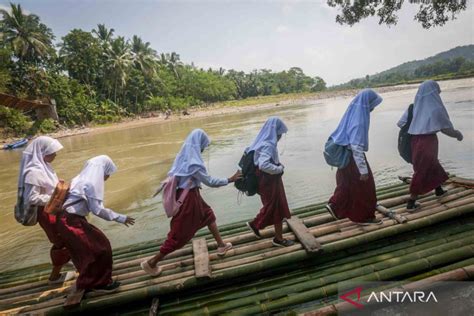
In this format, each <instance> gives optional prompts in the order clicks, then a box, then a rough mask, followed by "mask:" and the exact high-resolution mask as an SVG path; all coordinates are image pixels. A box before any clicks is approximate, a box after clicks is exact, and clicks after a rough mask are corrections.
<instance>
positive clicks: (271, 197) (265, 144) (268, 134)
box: [245, 117, 294, 247]
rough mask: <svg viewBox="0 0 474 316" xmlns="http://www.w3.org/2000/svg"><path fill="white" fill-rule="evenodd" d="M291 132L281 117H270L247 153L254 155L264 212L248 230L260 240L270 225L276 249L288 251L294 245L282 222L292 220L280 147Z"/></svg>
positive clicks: (249, 225) (249, 224) (259, 214)
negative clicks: (280, 141) (279, 152)
mask: <svg viewBox="0 0 474 316" xmlns="http://www.w3.org/2000/svg"><path fill="white" fill-rule="evenodd" d="M287 131H288V128H287V127H286V125H285V123H283V121H282V120H281V119H280V118H278V117H270V118H268V120H267V121H266V122H265V124H264V125H263V127H262V129H261V130H260V132H259V133H258V135H257V137H256V138H255V140H254V141H253V143H252V145H250V146H249V147H248V148H247V149H246V150H245V152H246V153H250V152H251V151H253V152H254V164H255V166H256V167H257V170H256V174H257V178H258V189H257V193H258V194H259V195H260V199H261V201H262V204H263V206H262V208H261V209H260V212H259V213H258V214H257V216H256V217H255V219H254V220H253V221H251V222H247V226H248V227H249V228H250V230H251V231H252V232H253V233H254V234H255V236H256V237H257V238H259V239H260V238H261V235H260V232H259V230H260V229H263V228H265V227H267V226H269V225H273V226H274V227H275V238H273V241H272V243H273V245H274V246H277V247H288V246H291V245H293V244H294V242H293V241H291V240H287V239H284V238H283V224H282V222H283V220H284V219H285V218H291V214H290V209H289V207H288V202H287V200H286V194H285V188H284V187H283V181H282V176H283V170H284V169H285V168H284V166H283V165H282V164H280V158H279V156H278V149H277V143H278V141H279V140H280V138H281V136H282V135H283V134H285V133H286V132H287Z"/></svg>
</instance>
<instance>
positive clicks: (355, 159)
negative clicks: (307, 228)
mask: <svg viewBox="0 0 474 316" xmlns="http://www.w3.org/2000/svg"><path fill="white" fill-rule="evenodd" d="M381 102H382V97H380V96H379V95H378V94H377V93H376V92H375V91H373V90H371V89H365V90H362V91H361V92H359V93H358V94H357V96H356V97H355V98H354V99H353V100H352V102H351V104H350V105H349V107H348V108H347V110H346V113H345V114H344V116H343V117H342V119H341V121H340V123H339V126H338V127H337V129H336V130H335V131H334V132H333V133H332V134H331V138H332V140H333V141H334V143H335V144H337V145H341V146H347V147H348V148H349V150H350V151H351V155H350V157H349V158H350V161H349V164H348V165H347V166H346V167H344V168H342V169H338V170H337V173H336V185H337V186H336V189H335V191H334V194H333V196H332V197H331V198H330V200H329V203H328V205H326V208H327V210H328V211H329V212H330V213H331V215H332V216H333V217H334V218H335V219H341V218H344V217H347V218H349V219H350V220H351V221H353V222H355V223H357V224H360V225H370V224H382V221H380V220H377V219H376V218H375V209H376V206H377V197H376V194H375V182H374V177H373V175H372V171H371V170H370V166H369V163H368V162H367V158H366V157H365V153H364V152H366V151H368V149H369V125H370V112H372V111H373V110H374V109H375V107H376V106H377V105H379V104H380V103H381Z"/></svg>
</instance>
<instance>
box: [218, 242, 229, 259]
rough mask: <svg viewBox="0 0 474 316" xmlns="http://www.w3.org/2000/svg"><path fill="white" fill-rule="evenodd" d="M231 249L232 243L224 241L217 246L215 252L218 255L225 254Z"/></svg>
mask: <svg viewBox="0 0 474 316" xmlns="http://www.w3.org/2000/svg"><path fill="white" fill-rule="evenodd" d="M231 249H232V244H231V243H230V242H228V243H226V244H225V245H224V246H222V247H219V248H217V254H218V255H219V256H225V254H226V253H227V251H229V250H231Z"/></svg>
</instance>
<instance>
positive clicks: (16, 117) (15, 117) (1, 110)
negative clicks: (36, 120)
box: [0, 106, 32, 136]
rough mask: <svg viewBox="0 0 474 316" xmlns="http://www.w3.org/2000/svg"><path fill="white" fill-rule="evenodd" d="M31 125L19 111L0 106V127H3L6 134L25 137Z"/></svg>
mask: <svg viewBox="0 0 474 316" xmlns="http://www.w3.org/2000/svg"><path fill="white" fill-rule="evenodd" d="M31 124H32V122H31V120H30V119H29V118H28V117H27V116H26V115H24V114H23V113H22V112H21V111H18V110H15V109H10V108H7V107H4V106H0V127H3V128H4V129H5V132H6V133H7V134H13V135H15V136H25V135H26V134H27V133H28V131H29V129H30V127H31Z"/></svg>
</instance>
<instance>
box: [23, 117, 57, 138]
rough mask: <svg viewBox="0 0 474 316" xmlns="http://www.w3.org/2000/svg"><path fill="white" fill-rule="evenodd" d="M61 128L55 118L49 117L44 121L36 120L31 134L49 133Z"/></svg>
mask: <svg viewBox="0 0 474 316" xmlns="http://www.w3.org/2000/svg"><path fill="white" fill-rule="evenodd" d="M58 128H59V124H58V122H56V121H55V120H53V119H51V118H48V119H44V120H42V121H36V122H35V123H34V124H33V126H31V129H30V132H29V134H30V135H35V134H38V133H40V134H47V133H52V132H54V131H56V130H57V129H58Z"/></svg>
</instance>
